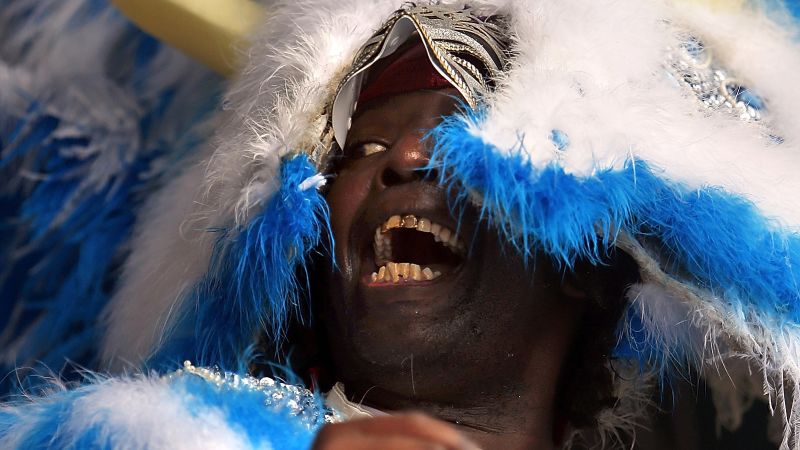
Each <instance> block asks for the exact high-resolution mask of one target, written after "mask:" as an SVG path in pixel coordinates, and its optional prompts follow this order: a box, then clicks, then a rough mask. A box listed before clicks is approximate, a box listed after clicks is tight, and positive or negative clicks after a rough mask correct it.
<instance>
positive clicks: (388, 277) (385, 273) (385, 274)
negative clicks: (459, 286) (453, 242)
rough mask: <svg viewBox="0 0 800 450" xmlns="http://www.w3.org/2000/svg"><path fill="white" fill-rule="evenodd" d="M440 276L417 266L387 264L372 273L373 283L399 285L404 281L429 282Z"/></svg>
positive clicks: (428, 268) (429, 269)
mask: <svg viewBox="0 0 800 450" xmlns="http://www.w3.org/2000/svg"><path fill="white" fill-rule="evenodd" d="M440 276H442V273H441V272H439V271H438V270H437V271H433V270H431V268H430V267H425V268H422V267H420V266H419V265H418V264H411V263H394V262H387V263H386V265H384V266H381V267H380V268H379V269H378V271H377V272H373V273H372V276H371V278H372V282H373V283H400V282H404V281H430V280H435V279H436V278H439V277H440Z"/></svg>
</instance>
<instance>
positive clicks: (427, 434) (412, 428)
mask: <svg viewBox="0 0 800 450" xmlns="http://www.w3.org/2000/svg"><path fill="white" fill-rule="evenodd" d="M350 423H351V424H352V425H354V426H356V427H357V429H359V430H360V431H361V432H363V433H365V434H379V435H403V436H409V437H414V438H417V439H423V440H426V441H430V442H434V443H437V444H440V445H442V446H444V448H445V449H447V450H475V449H477V448H478V446H477V445H475V444H474V443H472V441H470V440H468V439H467V438H465V437H464V436H463V435H462V434H461V433H459V432H458V430H456V429H455V427H453V426H452V425H449V424H447V423H445V422H443V421H441V420H436V419H433V418H431V417H428V416H426V415H424V414H420V413H407V414H398V415H393V416H383V417H375V418H372V419H366V420H357V421H353V422H350Z"/></svg>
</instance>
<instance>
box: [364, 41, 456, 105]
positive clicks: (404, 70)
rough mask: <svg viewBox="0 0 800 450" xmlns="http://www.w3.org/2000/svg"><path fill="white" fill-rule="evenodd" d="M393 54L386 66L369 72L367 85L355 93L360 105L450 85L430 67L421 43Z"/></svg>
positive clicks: (450, 85)
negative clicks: (374, 71)
mask: <svg viewBox="0 0 800 450" xmlns="http://www.w3.org/2000/svg"><path fill="white" fill-rule="evenodd" d="M398 51H400V50H398ZM392 56H394V58H393V60H392V61H391V62H389V63H388V64H387V65H386V66H385V67H383V68H382V69H380V68H379V69H378V72H377V73H374V74H370V76H369V78H368V80H367V82H366V86H364V88H363V89H362V90H361V94H360V95H359V96H358V103H359V104H364V103H366V102H369V101H370V100H374V99H376V98H378V97H388V96H392V95H397V94H402V93H405V92H413V91H418V90H420V89H442V88H448V87H453V85H452V84H451V83H450V82H449V81H447V79H446V78H445V77H443V76H442V75H440V74H439V72H437V71H436V68H435V67H433V64H431V61H430V59H429V58H428V54H427V52H426V51H425V47H424V46H423V45H422V42H418V43H417V44H414V45H412V46H409V47H408V48H407V49H405V51H403V53H402V54H400V55H399V56H396V55H392ZM373 70H374V69H373Z"/></svg>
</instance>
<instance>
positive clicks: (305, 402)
mask: <svg viewBox="0 0 800 450" xmlns="http://www.w3.org/2000/svg"><path fill="white" fill-rule="evenodd" d="M187 375H190V376H197V377H200V378H202V379H203V380H205V381H208V382H210V383H213V384H215V385H216V386H217V387H219V388H220V389H231V390H240V391H241V390H249V391H254V392H259V393H261V394H263V396H264V406H265V407H267V408H271V409H273V410H274V411H276V412H286V413H288V414H289V415H291V416H293V417H297V418H298V419H299V420H300V422H301V423H302V424H303V425H304V426H305V427H307V428H308V429H315V428H317V427H319V426H320V425H322V424H325V423H335V422H341V421H342V418H341V417H340V416H339V415H338V414H337V413H336V412H334V411H332V410H330V409H328V408H326V407H324V406H323V405H322V402H321V401H320V399H319V398H318V397H316V396H315V395H314V393H313V392H311V391H309V390H308V389H305V388H301V387H298V386H295V385H291V384H286V383H283V382H280V381H276V380H273V379H272V378H269V377H264V378H255V377H251V376H249V375H248V376H240V375H237V374H235V373H230V372H223V371H221V370H219V369H218V368H207V367H195V366H194V365H193V364H192V363H191V362H190V361H185V362H184V363H183V369H179V370H176V371H175V372H172V373H171V374H169V375H166V377H167V378H170V379H175V378H179V377H183V376H187Z"/></svg>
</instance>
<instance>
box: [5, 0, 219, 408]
mask: <svg viewBox="0 0 800 450" xmlns="http://www.w3.org/2000/svg"><path fill="white" fill-rule="evenodd" d="M54 16H57V17H60V18H62V19H65V20H64V21H53V20H51V19H52V18H53V17H54ZM0 23H2V24H3V26H0V55H2V58H3V59H2V60H0V67H6V66H12V65H13V66H14V68H15V70H16V71H17V72H19V73H22V74H24V73H25V71H26V70H30V69H31V68H29V67H27V66H26V65H27V64H31V65H36V66H37V67H38V65H44V66H46V65H47V64H51V65H52V64H53V63H52V62H51V61H28V60H27V59H26V58H27V57H26V55H27V53H26V49H27V48H30V47H31V46H35V45H39V44H40V43H41V42H42V41H46V40H47V39H54V38H55V37H54V36H57V38H58V39H59V44H60V45H67V44H69V43H73V44H74V45H81V41H80V40H81V39H83V38H84V37H83V33H84V31H85V27H86V26H93V27H95V28H93V29H94V30H96V32H97V33H98V35H97V39H105V40H107V41H108V43H109V45H108V46H107V47H103V48H102V49H101V51H102V52H104V53H101V54H97V55H93V56H94V57H95V58H96V59H97V60H99V61H103V62H104V65H103V66H101V67H103V68H104V69H105V70H106V72H102V71H96V70H92V72H91V73H81V72H80V70H76V69H75V68H70V70H69V71H67V72H66V73H68V74H69V76H63V74H62V71H60V70H59V68H58V67H53V68H54V69H55V70H52V71H50V70H39V71H38V72H39V73H41V74H42V75H43V76H44V75H47V76H49V78H46V79H43V80H42V82H43V83H42V84H41V85H34V86H33V87H34V88H35V89H34V91H33V92H28V91H26V90H25V89H26V88H28V87H30V86H31V85H30V84H29V83H21V82H18V81H17V79H16V78H14V77H11V78H8V83H7V84H4V85H3V87H2V88H3V90H4V93H6V94H8V95H5V96H2V103H0V176H1V177H2V178H3V179H4V180H6V181H5V182H4V183H3V186H2V188H0V212H2V216H0V232H2V233H3V235H4V239H2V240H0V300H1V301H0V361H1V362H0V397H2V396H3V395H4V394H5V393H7V392H12V391H14V390H16V389H18V387H17V386H14V385H15V384H17V379H18V376H19V377H20V379H21V382H22V384H23V386H24V387H26V388H28V389H30V388H32V387H33V386H32V384H35V383H37V380H38V379H37V377H28V378H23V377H24V375H25V373H24V372H23V373H20V374H11V372H12V371H14V370H15V369H17V368H20V367H27V366H34V365H43V366H45V367H48V368H50V369H51V370H56V371H58V370H59V369H60V368H62V367H63V366H64V365H65V363H66V362H67V361H72V362H74V363H76V364H77V365H78V366H87V367H92V366H93V364H94V363H95V361H96V360H95V358H96V346H97V345H98V342H99V338H100V334H101V330H100V329H99V326H100V324H99V321H98V318H99V315H100V312H101V311H102V309H103V308H104V306H105V305H106V303H107V302H108V299H109V296H110V294H111V292H112V290H113V288H114V284H115V281H116V279H117V278H118V269H119V266H120V263H121V261H122V260H123V258H124V257H125V254H126V248H125V244H126V243H127V241H128V238H129V236H130V232H131V228H132V225H133V223H134V220H135V218H136V214H137V211H138V208H139V207H140V205H141V204H142V203H143V201H144V199H145V198H146V197H147V196H148V194H149V193H150V192H152V191H153V190H154V189H155V188H156V187H157V186H158V185H159V184H161V183H162V182H163V180H165V179H167V178H168V177H170V176H172V175H173V174H174V173H175V171H176V170H178V169H179V168H180V166H179V165H177V164H175V162H179V161H180V160H181V158H183V157H185V156H186V155H188V154H189V153H191V151H192V149H194V148H197V147H198V146H197V142H198V141H199V140H200V139H203V138H204V136H205V135H204V133H205V131H202V132H197V131H194V130H193V128H192V127H193V126H194V125H195V124H197V123H198V122H200V121H202V120H203V119H204V118H205V117H207V116H208V114H209V113H210V112H211V111H213V110H214V107H215V105H216V102H217V98H218V96H217V93H218V92H219V86H220V82H221V80H220V79H219V78H218V77H217V76H216V75H213V74H211V73H210V72H209V71H207V70H205V69H200V68H199V67H198V66H197V65H196V64H195V63H193V62H190V61H189V60H188V59H186V58H185V57H184V56H182V55H180V54H179V53H177V52H176V51H175V50H173V49H170V48H168V47H166V46H164V45H162V44H161V43H159V42H158V41H156V40H155V39H153V38H152V37H150V36H148V35H146V34H144V33H143V32H142V31H140V30H138V29H137V28H135V27H134V26H133V25H131V24H130V23H128V22H126V21H125V20H124V19H123V18H122V17H121V15H120V14H119V13H118V12H117V11H116V10H115V9H114V8H113V7H112V6H111V5H110V4H109V2H108V1H107V0H91V1H63V2H61V1H59V2H45V1H38V0H14V1H12V2H10V3H9V4H8V7H4V8H2V9H0ZM59 27H60V28H59ZM20 30H24V31H25V32H24V33H22V32H20ZM32 30H37V32H36V33H34V32H32ZM43 35H44V36H43ZM19 36H26V39H28V40H27V41H21V40H20V39H19V38H18V37H19ZM3 37H7V39H3ZM12 37H13V38H14V39H12ZM154 62H158V64H154ZM67 63H69V62H67ZM165 64H167V65H168V66H169V67H165ZM39 69H42V67H39ZM78 69H79V68H78ZM15 73H16V72H15ZM154 74H157V75H158V76H153V75H154ZM21 79H22V78H21ZM37 79H38V78H37ZM112 119H113V120H112ZM7 374H8V376H6V375H7ZM65 375H67V374H65ZM75 377H79V374H78V373H72V374H71V376H70V377H69V378H75Z"/></svg>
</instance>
